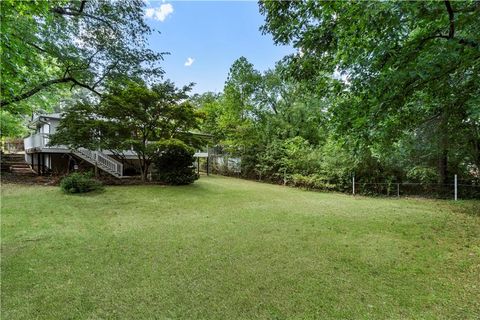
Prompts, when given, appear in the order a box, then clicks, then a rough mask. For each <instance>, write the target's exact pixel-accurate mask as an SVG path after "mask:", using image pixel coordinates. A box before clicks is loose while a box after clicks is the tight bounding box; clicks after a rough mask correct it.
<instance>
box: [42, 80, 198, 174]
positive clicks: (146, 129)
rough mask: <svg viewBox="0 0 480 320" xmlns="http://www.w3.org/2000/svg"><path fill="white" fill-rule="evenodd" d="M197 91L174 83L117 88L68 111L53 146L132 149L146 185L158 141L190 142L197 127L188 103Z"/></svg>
mask: <svg viewBox="0 0 480 320" xmlns="http://www.w3.org/2000/svg"><path fill="white" fill-rule="evenodd" d="M192 86H193V85H188V86H184V87H183V88H177V87H176V86H175V85H174V84H173V83H172V82H170V81H165V82H161V83H157V84H154V85H152V87H151V88H149V87H147V86H146V85H145V84H144V83H142V82H140V81H128V82H126V83H123V84H121V85H119V84H117V83H116V84H115V85H112V86H111V87H109V89H108V92H107V93H105V95H104V96H103V98H102V100H101V101H100V103H98V104H95V103H91V102H90V103H88V102H87V103H80V104H77V105H76V106H75V107H72V108H70V109H68V110H67V111H66V113H65V115H64V118H63V119H62V120H61V122H60V126H59V128H58V130H57V133H56V134H55V135H54V136H53V138H52V139H51V144H65V145H69V146H70V147H72V148H78V147H85V148H90V149H107V150H111V151H113V152H115V153H116V154H119V155H121V153H122V151H124V150H130V149H132V150H133V151H135V152H136V154H137V158H138V160H139V162H140V169H141V174H142V179H143V180H145V179H146V178H147V175H148V172H149V167H150V164H151V161H152V154H153V153H154V152H155V150H156V147H155V142H157V141H159V140H163V139H171V138H177V139H181V140H188V138H189V135H190V130H191V129H194V128H196V127H197V125H198V117H197V112H196V110H195V108H194V106H193V105H192V104H191V103H189V101H188V97H189V96H188V93H189V92H190V90H191V88H192Z"/></svg>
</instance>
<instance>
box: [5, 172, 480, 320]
mask: <svg viewBox="0 0 480 320" xmlns="http://www.w3.org/2000/svg"><path fill="white" fill-rule="evenodd" d="M1 208H2V211H1V231H2V234H1V241H2V256H1V258H2V259H1V267H2V270H1V271H2V288H1V289H2V291H1V298H2V306H1V309H2V319H479V317H480V214H477V211H480V202H474V201H469V202H466V201H465V202H462V201H460V202H457V203H454V202H451V201H433V200H424V199H401V200H398V199H382V198H365V197H356V198H354V197H352V196H349V195H342V194H333V193H317V192H308V191H302V190H298V189H293V188H288V187H281V186H274V185H268V184H262V183H256V182H251V181H244V180H239V179H233V178H225V177H216V176H212V177H202V178H201V179H200V180H198V181H197V182H195V184H194V185H191V186H184V187H162V186H119V187H107V188H106V191H105V192H104V193H100V194H91V195H82V196H74V195H73V196H72V195H65V194H63V193H61V191H60V190H59V189H58V188H57V187H43V186H20V185H8V184H7V185H3V186H2V204H1Z"/></svg>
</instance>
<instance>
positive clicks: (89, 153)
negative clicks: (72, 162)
mask: <svg viewBox="0 0 480 320" xmlns="http://www.w3.org/2000/svg"><path fill="white" fill-rule="evenodd" d="M77 151H78V152H79V153H81V154H83V155H84V156H85V157H87V158H89V159H90V160H92V161H93V162H94V163H97V164H99V165H100V166H103V167H106V168H108V169H110V170H111V171H114V172H115V173H116V174H117V175H119V176H123V164H122V163H121V162H119V161H117V160H115V159H113V158H112V157H110V156H108V155H106V154H105V153H103V152H101V151H93V150H90V149H86V148H78V149H77Z"/></svg>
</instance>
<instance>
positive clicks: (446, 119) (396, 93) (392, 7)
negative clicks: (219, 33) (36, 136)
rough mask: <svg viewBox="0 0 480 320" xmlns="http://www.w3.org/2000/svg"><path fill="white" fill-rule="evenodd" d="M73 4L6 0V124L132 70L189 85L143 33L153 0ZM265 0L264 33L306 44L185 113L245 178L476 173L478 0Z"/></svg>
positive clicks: (345, 184) (154, 82)
mask: <svg viewBox="0 0 480 320" xmlns="http://www.w3.org/2000/svg"><path fill="white" fill-rule="evenodd" d="M69 3H70V2H67V1H65V2H56V4H55V6H52V5H51V4H47V3H44V2H35V3H30V2H15V1H4V2H2V21H3V22H4V23H2V26H1V28H2V30H1V31H2V32H1V36H2V98H1V105H2V136H19V135H22V134H24V133H25V129H24V128H23V127H22V124H23V123H24V119H25V118H28V116H29V115H30V114H31V113H32V112H37V111H39V110H46V111H49V110H50V111H51V110H53V109H56V110H60V111H65V112H68V113H70V114H73V115H75V114H77V115H79V114H85V110H88V108H85V105H86V104H87V105H88V104H90V105H97V104H101V103H103V102H102V101H105V99H108V97H112V95H116V94H114V93H115V92H117V91H118V90H119V89H118V88H124V89H125V88H126V89H125V90H127V89H128V87H129V86H130V87H131V85H130V84H131V83H132V82H133V83H137V84H138V87H139V88H143V89H142V90H146V91H149V90H150V92H153V91H155V88H158V87H159V86H160V87H162V85H161V83H163V87H169V88H170V89H171V92H175V90H177V91H178V92H180V91H181V92H182V94H185V93H187V92H188V91H189V90H190V89H191V86H190V87H188V86H187V87H185V88H183V89H179V88H176V87H175V86H174V85H173V84H170V86H168V83H169V82H168V81H167V82H161V81H159V79H161V78H162V77H166V78H168V75H164V71H163V70H162V68H161V62H162V59H163V55H165V54H167V53H156V52H153V51H151V50H150V49H148V46H147V45H146V37H147V35H148V34H150V33H151V32H153V30H151V28H150V27H149V26H148V25H146V24H145V22H144V21H143V11H142V10H143V9H142V7H143V2H142V1H130V2H128V5H125V4H123V5H120V4H119V3H116V2H93V3H90V2H86V1H73V2H71V4H69ZM126 3H127V2H126ZM258 5H259V11H260V13H261V14H262V15H263V17H264V20H265V22H264V24H263V26H262V27H261V30H260V31H261V32H263V33H264V34H268V35H270V36H272V37H273V40H274V41H275V43H277V44H288V45H291V46H293V47H294V48H295V49H296V53H294V54H291V55H288V56H285V57H284V58H283V59H282V60H280V61H278V62H276V64H275V67H274V68H272V69H270V70H267V71H259V70H256V68H255V66H254V65H253V64H252V63H251V62H249V60H248V59H247V58H245V57H239V58H238V59H237V60H236V61H234V62H233V63H232V65H231V68H230V71H229V74H228V76H227V79H226V81H225V86H224V89H223V91H222V92H220V93H215V92H206V93H203V94H195V95H189V96H188V98H186V99H187V100H188V101H187V102H185V101H183V100H182V101H181V102H182V103H183V104H182V105H183V106H186V105H187V104H188V106H189V107H188V108H191V106H193V107H194V110H193V111H192V110H191V109H188V110H190V111H188V117H190V118H188V119H185V118H183V120H185V123H188V125H189V126H190V128H192V129H196V130H198V131H199V132H202V133H205V134H208V135H210V136H211V138H210V140H209V141H207V142H204V143H208V144H209V146H210V147H212V146H214V147H215V150H216V152H219V153H222V154H228V155H229V156H231V157H238V158H241V168H242V173H241V174H242V175H243V176H244V177H247V178H252V179H260V180H263V181H270V182H274V183H285V184H291V185H296V186H302V187H307V188H316V189H326V190H340V191H344V190H346V189H348V188H350V187H351V180H352V177H353V176H355V178H356V181H358V182H360V183H364V184H365V185H367V184H368V183H372V184H374V183H382V184H383V183H385V184H389V183H403V182H411V183H422V184H431V185H432V186H433V187H432V188H433V189H435V188H437V189H438V188H440V189H442V188H443V187H446V186H447V185H450V184H452V181H453V177H454V175H458V177H459V180H460V181H463V182H465V183H469V184H478V183H479V181H480V171H479V169H480V73H479V68H480V3H479V2H478V1H458V2H450V1H443V2H438V1H424V2H394V1H383V2H354V3H351V2H343V1H342V2H315V1H305V2H296V1H295V2H283V1H282V2H280V1H260V2H259V4H258ZM14 17H15V19H16V23H15V24H13V23H7V22H12V19H13V18H14ZM38 17H41V19H39V18H38ZM112 17H114V18H112ZM107 29H109V30H111V31H112V30H113V31H112V32H110V33H105V32H104V31H105V30H107ZM106 34H109V35H110V36H108V37H107V36H106ZM113 35H114V36H113ZM166 84H167V85H166ZM115 90H117V91H115ZM152 90H153V91H152ZM172 90H173V91H172ZM117 93H118V92H117ZM118 95H119V96H121V94H118ZM148 95H149V93H148V92H147V93H145V94H144V95H143V96H148ZM126 96H129V97H131V95H128V94H126ZM179 99H180V98H178V99H177V101H179ZM182 99H183V98H182ZM129 103H130V104H128V106H129V107H128V108H130V109H132V104H131V101H130V102H129ZM122 105H124V104H122V102H118V101H117V104H116V106H117V107H118V108H122ZM114 108H115V107H114ZM128 108H127V109H128ZM127 109H126V110H127ZM130 109H129V110H130ZM133 109H134V108H133ZM80 111H81V112H80ZM137 111H138V110H137ZM87 113H88V112H87ZM132 113H135V114H138V112H135V110H132ZM73 118H75V116H74V117H73ZM146 121H147V120H146ZM77 125H78V124H77ZM73 127H75V126H74V125H73ZM77 127H78V126H77ZM185 129H187V128H185ZM155 138H158V137H155V134H154V135H153V136H152V137H149V139H150V140H155ZM180 139H181V137H180ZM433 189H432V190H433Z"/></svg>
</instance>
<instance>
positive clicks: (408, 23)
mask: <svg viewBox="0 0 480 320" xmlns="http://www.w3.org/2000/svg"><path fill="white" fill-rule="evenodd" d="M260 11H261V12H262V13H263V14H264V15H265V19H266V22H265V25H264V26H263V27H262V30H263V31H264V32H269V33H271V34H272V35H273V37H274V40H275V42H277V43H291V44H293V45H294V46H295V47H297V48H298V49H299V52H300V53H299V54H296V55H292V56H290V57H289V58H288V59H287V60H288V61H289V62H290V65H291V66H292V69H293V70H294V73H295V74H296V75H297V76H298V77H299V78H300V77H301V78H303V79H315V80H318V79H321V78H332V77H335V74H338V73H340V74H341V76H340V77H342V78H343V80H344V82H345V86H346V88H347V90H345V91H343V93H342V94H339V95H337V96H336V97H335V98H336V103H335V104H334V105H333V110H332V113H333V115H334V117H335V120H336V121H337V123H338V126H337V129H338V130H339V131H340V132H343V133H344V135H345V136H349V137H358V139H357V143H359V144H361V145H363V146H366V147H368V146H372V145H373V144H374V143H376V142H382V143H383V144H384V145H390V144H391V143H392V142H394V141H398V139H400V138H401V137H403V136H404V135H405V134H408V132H410V131H411V130H416V129H417V128H419V127H420V126H422V125H424V124H425V123H428V124H429V125H431V126H435V127H436V128H437V130H436V134H435V136H432V137H431V138H432V140H430V143H431V144H432V145H436V146H437V148H436V149H437V152H436V153H437V159H438V165H437V169H438V178H439V182H441V183H446V181H447V179H448V175H449V158H450V157H452V156H453V153H454V152H453V150H458V149H459V148H460V147H461V146H460V145H459V144H458V143H457V142H456V141H455V140H454V139H453V137H454V133H458V132H459V131H461V132H463V133H462V136H465V135H468V134H469V132H470V133H471V132H472V131H473V132H478V128H479V125H480V119H479V118H478V113H477V112H476V111H475V109H476V108H477V107H475V105H476V104H477V102H478V99H479V87H480V79H479V74H480V72H479V68H480V3H479V2H478V1H462V2H453V3H452V2H450V1H444V2H435V1H432V2H430V1H429V2H426V1H425V2H393V1H383V2H355V3H351V2H320V3H319V2H314V1H306V2H267V1H265V2H260ZM352 21H355V23H352ZM337 77H338V75H337ZM320 94H321V93H320ZM471 140H472V141H470V146H471V147H470V149H472V150H473V149H475V148H476V146H477V147H478V140H477V138H473V139H471Z"/></svg>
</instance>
